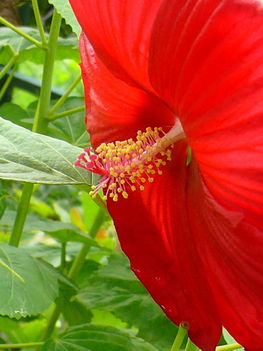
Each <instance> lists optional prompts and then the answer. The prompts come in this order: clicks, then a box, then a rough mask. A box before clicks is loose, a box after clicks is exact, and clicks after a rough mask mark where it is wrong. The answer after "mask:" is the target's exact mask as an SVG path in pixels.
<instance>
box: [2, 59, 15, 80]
mask: <svg viewBox="0 0 263 351" xmlns="http://www.w3.org/2000/svg"><path fill="white" fill-rule="evenodd" d="M16 59H17V55H14V56H13V57H12V58H11V59H10V60H9V61H8V63H7V64H6V65H5V66H4V67H3V68H2V70H1V71H0V79H2V78H3V77H4V75H5V74H6V73H7V72H8V70H9V69H10V68H11V67H12V66H13V64H14V63H15V62H16Z"/></svg>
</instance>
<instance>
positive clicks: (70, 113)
mask: <svg viewBox="0 0 263 351" xmlns="http://www.w3.org/2000/svg"><path fill="white" fill-rule="evenodd" d="M85 108H86V107H85V106H84V105H83V106H79V107H75V108H72V109H70V110H67V111H63V112H60V113H57V114H55V115H51V116H49V117H48V119H49V120H50V121H54V120H56V119H58V118H61V117H65V116H68V115H73V114H74V113H76V112H80V111H84V110H85Z"/></svg>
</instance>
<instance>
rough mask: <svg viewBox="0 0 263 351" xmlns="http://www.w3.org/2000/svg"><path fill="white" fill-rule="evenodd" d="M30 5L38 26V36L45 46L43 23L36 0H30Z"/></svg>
mask: <svg viewBox="0 0 263 351" xmlns="http://www.w3.org/2000/svg"><path fill="white" fill-rule="evenodd" d="M32 6H33V11H34V15H35V19H36V24H37V28H38V31H39V34H40V37H41V41H42V46H46V45H47V40H46V37H45V31H44V28H43V24H42V20H41V16H40V12H39V7H38V2H37V0H32Z"/></svg>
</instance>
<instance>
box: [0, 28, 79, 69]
mask: <svg viewBox="0 0 263 351" xmlns="http://www.w3.org/2000/svg"><path fill="white" fill-rule="evenodd" d="M20 29H21V30H22V31H23V32H24V33H26V34H28V35H30V36H31V37H32V38H34V39H36V40H38V41H39V40H40V36H39V32H38V30H37V29H34V28H30V27H20ZM0 48H1V50H0V64H2V65H5V64H7V63H8V61H9V60H10V59H11V58H12V57H13V56H14V55H16V56H17V60H16V62H17V63H21V62H25V61H31V62H34V63H38V64H43V63H44V59H45V52H44V50H43V49H41V48H38V47H36V46H35V45H34V44H32V43H31V42H30V41H28V40H27V39H25V38H24V37H21V36H20V35H19V34H18V33H16V32H14V31H13V30H12V29H10V28H7V27H0ZM66 58H67V59H73V60H75V61H78V62H79V52H78V41H77V38H74V37H72V38H59V41H58V47H57V52H56V57H55V59H56V60H62V59H66Z"/></svg>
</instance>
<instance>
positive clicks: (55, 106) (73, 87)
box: [49, 75, 81, 119]
mask: <svg viewBox="0 0 263 351" xmlns="http://www.w3.org/2000/svg"><path fill="white" fill-rule="evenodd" d="M80 80H81V75H79V76H78V77H77V78H76V79H75V80H74V81H73V82H72V83H71V84H70V86H69V87H68V89H67V90H66V91H65V93H64V95H63V96H61V98H60V99H59V100H58V101H57V102H56V103H55V105H54V106H52V108H51V109H50V111H49V118H51V119H53V116H52V115H53V114H54V112H55V111H56V110H57V109H59V108H60V106H61V105H63V103H64V102H65V100H66V99H67V97H68V96H69V94H70V93H71V92H72V90H73V89H75V87H76V86H77V85H78V83H79V82H80Z"/></svg>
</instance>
